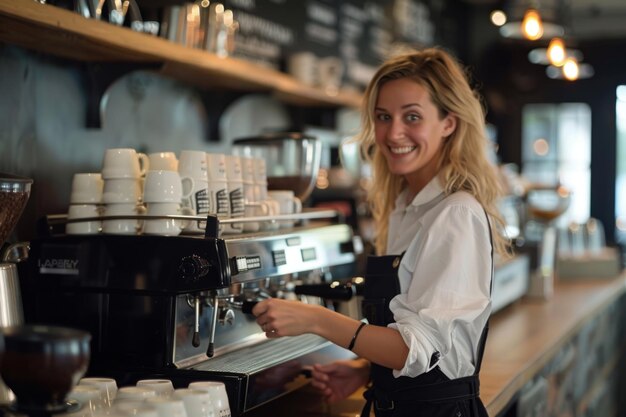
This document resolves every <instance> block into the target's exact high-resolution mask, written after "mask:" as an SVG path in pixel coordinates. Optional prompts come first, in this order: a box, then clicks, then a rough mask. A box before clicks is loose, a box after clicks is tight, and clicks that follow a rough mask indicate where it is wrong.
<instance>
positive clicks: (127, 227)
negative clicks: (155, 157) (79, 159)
mask: <svg viewBox="0 0 626 417" xmlns="http://www.w3.org/2000/svg"><path fill="white" fill-rule="evenodd" d="M149 165H150V162H149V159H148V156H147V155H146V154H143V153H138V152H136V151H135V150H134V149H130V148H115V149H107V150H106V151H105V154H104V159H103V162H102V178H103V180H104V190H103V196H102V201H103V203H104V204H105V207H104V214H105V215H106V216H136V215H139V214H143V213H144V212H145V210H144V208H143V206H142V205H141V202H142V187H143V177H144V176H145V174H146V171H147V170H148V167H149ZM139 230H140V222H139V221H137V220H125V219H120V220H105V221H104V222H103V224H102V231H103V232H104V233H113V234H124V235H134V234H137V233H138V232H139Z"/></svg>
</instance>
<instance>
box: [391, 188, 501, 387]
mask: <svg viewBox="0 0 626 417" xmlns="http://www.w3.org/2000/svg"><path fill="white" fill-rule="evenodd" d="M406 196H407V194H406V191H404V192H402V193H401V194H400V196H399V197H398V199H397V200H396V207H395V209H394V211H393V212H392V214H391V217H390V221H389V236H388V240H387V241H388V243H387V253H388V254H400V253H402V252H405V254H404V257H403V258H402V262H401V264H400V267H399V270H398V276H399V279H400V294H399V295H397V296H396V297H394V298H393V299H392V300H391V303H390V309H391V311H392V312H393V314H394V318H395V321H396V322H395V323H392V324H390V325H389V327H392V328H395V329H397V330H398V331H399V332H400V334H401V335H402V338H403V339H404V341H405V343H406V344H407V346H408V347H409V354H408V357H407V360H406V363H405V365H404V368H402V369H401V370H394V371H393V374H394V376H396V377H399V376H409V377H415V376H417V375H420V374H422V373H425V372H428V371H429V370H431V369H432V368H433V367H434V366H436V365H439V368H440V369H441V370H442V371H443V373H444V374H445V375H446V376H447V377H448V378H451V379H453V378H460V377H464V376H468V375H472V374H473V373H474V369H475V364H476V360H477V356H476V355H477V350H478V343H479V340H480V336H481V333H482V331H483V328H484V326H485V323H486V322H487V319H488V318H489V314H490V313H491V301H490V282H491V269H492V263H491V242H490V238H489V233H490V231H489V223H488V222H487V218H486V215H485V212H484V210H483V208H482V206H481V205H480V204H479V203H478V201H477V200H476V199H475V198H474V197H473V196H472V195H470V194H469V193H467V192H463V191H460V192H456V193H454V194H452V195H449V196H447V197H446V196H445V194H444V191H443V187H442V186H441V183H440V181H439V180H438V178H437V177H435V178H434V179H433V180H432V181H431V182H430V183H429V184H428V185H427V186H426V187H424V189H423V190H421V191H420V192H419V193H418V194H417V195H416V196H415V198H414V199H413V201H412V202H411V204H409V205H407V204H406ZM436 352H439V354H440V360H439V361H438V362H437V363H432V364H431V357H432V356H433V354H434V353H436Z"/></svg>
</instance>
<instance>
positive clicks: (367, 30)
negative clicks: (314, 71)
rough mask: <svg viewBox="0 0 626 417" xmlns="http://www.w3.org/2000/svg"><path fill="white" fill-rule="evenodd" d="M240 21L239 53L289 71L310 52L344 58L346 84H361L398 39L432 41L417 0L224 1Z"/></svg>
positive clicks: (424, 11) (426, 18)
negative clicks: (289, 62) (292, 59)
mask: <svg viewBox="0 0 626 417" xmlns="http://www.w3.org/2000/svg"><path fill="white" fill-rule="evenodd" d="M224 5H225V7H226V8H229V9H231V10H233V13H234V17H235V19H236V20H237V21H238V22H239V31H238V33H237V36H236V50H235V56H236V57H238V58H243V59H247V60H251V61H254V62H257V63H260V64H262V65H267V66H270V67H273V68H275V69H279V70H285V62H286V59H287V58H288V57H289V56H290V55H291V54H294V53H298V52H302V51H308V52H311V53H313V54H315V55H316V56H317V57H319V58H323V57H329V56H334V57H339V58H340V59H341V60H342V61H343V63H344V68H345V75H344V84H350V85H353V86H356V87H362V86H364V85H366V84H367V82H368V81H369V79H370V78H371V75H372V73H373V72H374V71H375V69H376V67H378V65H379V64H380V63H381V62H382V61H383V60H384V59H385V58H386V56H387V54H388V53H389V51H390V50H391V46H392V44H393V42H396V41H401V42H407V43H411V44H415V43H417V44H420V45H428V44H432V38H433V25H432V23H431V21H430V19H429V10H430V9H429V7H428V6H427V5H426V4H425V3H424V2H422V1H418V0H341V1H337V0H224Z"/></svg>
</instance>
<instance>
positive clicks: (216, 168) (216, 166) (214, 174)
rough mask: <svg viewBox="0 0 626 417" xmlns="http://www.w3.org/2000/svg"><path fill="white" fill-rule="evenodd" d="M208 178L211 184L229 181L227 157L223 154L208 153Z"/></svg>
mask: <svg viewBox="0 0 626 417" xmlns="http://www.w3.org/2000/svg"><path fill="white" fill-rule="evenodd" d="M206 160H207V176H208V179H209V182H214V181H218V182H221V181H227V178H226V155H225V154H223V153H207V154H206Z"/></svg>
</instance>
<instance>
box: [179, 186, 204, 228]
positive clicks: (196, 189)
mask: <svg viewBox="0 0 626 417" xmlns="http://www.w3.org/2000/svg"><path fill="white" fill-rule="evenodd" d="M181 181H182V183H183V195H184V196H187V197H183V199H182V203H183V207H187V208H188V209H189V210H190V214H192V215H196V216H203V217H206V216H207V215H208V214H209V213H210V211H211V204H210V201H209V182H208V181H202V180H198V179H189V178H188V177H184V178H182V179H181ZM191 187H193V188H191ZM189 188H191V189H189ZM205 228H206V222H205V221H200V220H199V221H192V222H189V224H187V226H186V227H185V231H186V232H189V233H203V232H204V230H205Z"/></svg>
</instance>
